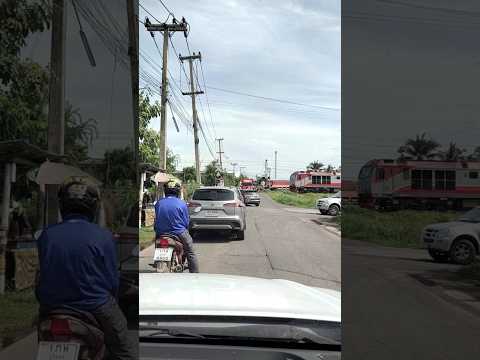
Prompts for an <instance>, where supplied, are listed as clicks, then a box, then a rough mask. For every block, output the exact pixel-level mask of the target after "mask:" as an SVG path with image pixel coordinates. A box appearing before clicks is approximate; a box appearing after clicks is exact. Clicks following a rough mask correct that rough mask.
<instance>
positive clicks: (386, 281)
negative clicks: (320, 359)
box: [342, 239, 480, 360]
mask: <svg viewBox="0 0 480 360" xmlns="http://www.w3.org/2000/svg"><path fill="white" fill-rule="evenodd" d="M342 242H343V243H342V264H343V266H342V267H343V278H342V284H343V291H342V299H343V301H342V318H343V319H344V321H343V351H342V357H344V358H345V359H347V358H348V359H369V360H377V359H378V360H380V359H382V360H384V359H390V360H397V359H398V360H400V359H401V360H404V359H422V360H425V359H475V358H478V355H479V354H480V342H479V341H478V339H480V291H479V290H480V288H478V284H475V283H474V282H471V281H470V282H468V281H462V280H458V279H456V278H454V277H453V276H454V274H455V273H456V272H457V270H458V269H459V266H458V265H453V264H438V263H435V262H433V261H432V260H431V259H430V257H429V256H428V254H427V252H426V251H425V250H417V249H396V248H386V247H380V246H375V245H371V244H368V243H365V242H360V241H349V240H346V239H342Z"/></svg>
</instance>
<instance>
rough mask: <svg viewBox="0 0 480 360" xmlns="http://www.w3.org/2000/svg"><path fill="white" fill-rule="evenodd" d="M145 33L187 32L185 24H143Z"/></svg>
mask: <svg viewBox="0 0 480 360" xmlns="http://www.w3.org/2000/svg"><path fill="white" fill-rule="evenodd" d="M145 28H146V29H147V31H165V30H167V31H187V25H186V24H166V23H162V24H150V23H149V24H147V23H145Z"/></svg>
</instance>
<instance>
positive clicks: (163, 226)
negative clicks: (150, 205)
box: [155, 196, 189, 235]
mask: <svg viewBox="0 0 480 360" xmlns="http://www.w3.org/2000/svg"><path fill="white" fill-rule="evenodd" d="M188 223H189V215H188V208H187V205H186V204H185V202H184V201H183V200H180V199H179V198H177V197H175V196H168V197H166V198H163V199H161V200H159V201H158V202H157V203H156V204H155V232H156V234H157V235H158V234H162V233H173V234H177V235H178V234H181V233H183V232H184V231H185V230H188Z"/></svg>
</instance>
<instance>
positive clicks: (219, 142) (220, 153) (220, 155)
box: [215, 138, 223, 170]
mask: <svg viewBox="0 0 480 360" xmlns="http://www.w3.org/2000/svg"><path fill="white" fill-rule="evenodd" d="M215 140H216V141H218V151H217V153H218V156H219V160H220V170H221V169H223V167H222V154H223V151H222V144H221V142H222V141H223V138H221V139H215Z"/></svg>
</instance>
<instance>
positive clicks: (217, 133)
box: [139, 0, 341, 179]
mask: <svg viewBox="0 0 480 360" xmlns="http://www.w3.org/2000/svg"><path fill="white" fill-rule="evenodd" d="M164 3H165V5H166V6H167V7H168V8H169V9H170V10H171V11H172V12H173V14H174V15H175V17H176V18H178V19H181V17H182V16H184V17H185V18H186V20H187V21H188V22H189V24H190V34H189V36H188V41H189V45H190V49H191V51H192V52H197V51H200V52H201V54H202V65H203V71H204V77H205V83H206V86H207V88H206V95H199V96H198V97H197V99H198V100H197V101H199V104H198V106H197V109H198V114H199V117H200V122H201V123H202V125H203V129H204V133H205V137H206V138H207V141H205V139H204V138H203V136H202V135H201V134H200V156H201V160H202V166H204V165H205V164H207V163H209V162H210V161H212V159H213V156H216V154H215V152H216V151H217V150H218V142H215V138H224V141H223V151H224V152H225V154H224V166H225V167H227V168H228V169H230V170H231V169H232V166H231V163H237V164H238V165H237V166H236V169H237V174H238V170H239V167H240V166H242V167H244V173H246V174H248V175H250V176H255V175H256V174H259V175H260V174H262V173H263V169H264V163H265V159H268V162H269V163H268V164H269V166H270V167H272V177H273V176H274V170H273V168H274V161H273V159H274V151H275V150H277V151H278V165H277V168H278V173H277V177H278V178H279V179H287V178H288V177H289V175H290V174H291V173H292V172H293V171H295V170H300V169H303V168H304V167H305V166H306V165H307V164H308V163H309V162H311V161H313V160H319V161H321V162H323V163H325V164H332V165H335V166H338V165H340V155H341V154H340V136H341V128H340V114H341V113H340V103H341V98H340V83H341V81H340V80H341V79H340V68H341V66H340V39H341V35H340V23H341V21H340V1H332V0H325V1H318V0H315V1H314V0H311V1H307V0H305V1H298V0H296V1H293V0H281V1H280V0H279V1H262V0H242V1H240V0H238V1H236V0H229V1H217V0H202V1H198V0H183V1H171V0H170V1H169V0H165V1H164ZM140 4H141V5H142V6H143V8H142V7H140V9H139V18H140V20H142V21H143V20H144V18H145V16H148V17H149V18H150V20H151V21H152V22H155V20H154V19H153V18H152V15H153V16H154V17H155V18H157V19H158V20H159V21H165V20H166V18H167V16H168V12H167V11H166V9H165V8H164V7H163V6H162V4H161V3H160V1H158V0H141V1H140ZM146 11H148V12H150V13H151V15H148V14H147V13H146ZM169 21H171V18H170V19H169ZM139 38H140V51H141V53H142V56H141V59H140V66H141V68H142V71H144V72H147V73H148V75H153V78H156V79H157V81H160V77H159V74H158V72H159V71H160V68H161V54H160V52H159V51H158V50H157V48H156V47H155V43H154V41H153V40H152V38H151V36H150V34H149V33H148V32H147V31H146V30H144V28H143V25H142V24H140V29H139ZM156 39H157V43H158V45H159V47H160V49H161V46H162V36H161V34H159V33H157V35H156ZM172 42H173V46H174V48H175V50H176V51H177V53H180V54H182V55H185V54H187V53H188V51H187V47H186V42H185V39H184V36H183V34H182V33H175V34H173V35H172ZM145 58H149V62H150V64H151V63H152V60H153V64H154V65H153V67H152V66H151V65H150V64H147V63H146V62H145ZM168 68H169V70H170V72H171V77H172V80H171V81H174V82H175V83H176V84H175V85H172V84H171V86H170V91H171V92H172V91H173V92H174V93H175V97H174V96H173V94H172V97H171V101H172V102H173V103H174V104H175V106H176V107H178V108H181V109H182V110H183V111H182V112H183V113H184V114H185V116H184V118H188V119H191V99H190V97H188V96H182V95H181V94H180V91H179V89H178V88H181V89H182V90H183V91H187V87H188V83H187V81H188V79H186V75H185V74H183V73H182V71H181V68H180V65H179V62H178V60H177V59H176V56H175V52H174V50H173V48H172V47H170V49H169V65H168ZM185 69H186V70H187V73H188V67H187V63H185ZM198 74H199V80H200V86H201V88H202V90H205V88H204V82H203V79H202V77H201V71H200V68H198ZM155 85H156V84H155V81H152V80H149V81H147V82H145V80H144V81H141V83H140V86H141V87H146V86H149V87H150V88H152V96H153V97H154V98H158V95H157V94H156V93H158V90H159V89H158V88H157V87H155ZM157 85H158V84H157ZM177 85H178V87H177ZM214 88H218V89H223V90H228V91H233V92H237V93H238V92H239V93H245V94H250V95H255V96H260V97H268V98H274V99H278V100H281V101H272V100H265V99H259V98H256V97H249V96H245V95H240V94H236V93H232V92H227V91H220V90H217V89H214ZM207 100H208V101H207ZM292 103H296V104H292ZM208 104H209V105H210V109H209V107H208ZM210 113H211V116H210ZM171 117H172V116H171V113H170V109H169V111H168V131H167V145H168V147H169V148H171V149H172V150H173V151H174V152H175V153H176V154H178V155H179V156H180V162H179V164H178V167H179V168H182V167H183V166H190V165H193V164H194V150H193V134H192V133H191V130H190V128H188V127H187V124H186V121H185V119H184V120H183V121H182V119H178V116H176V118H177V121H178V123H179V127H180V132H178V133H177V132H176V130H175V126H174V124H173V121H172V119H171ZM184 122H185V123H184ZM152 127H153V128H155V129H159V119H155V120H154V121H152ZM206 142H208V144H209V146H210V149H211V151H212V152H214V154H213V156H212V154H211V153H210V150H209V149H208V146H207V145H206Z"/></svg>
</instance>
